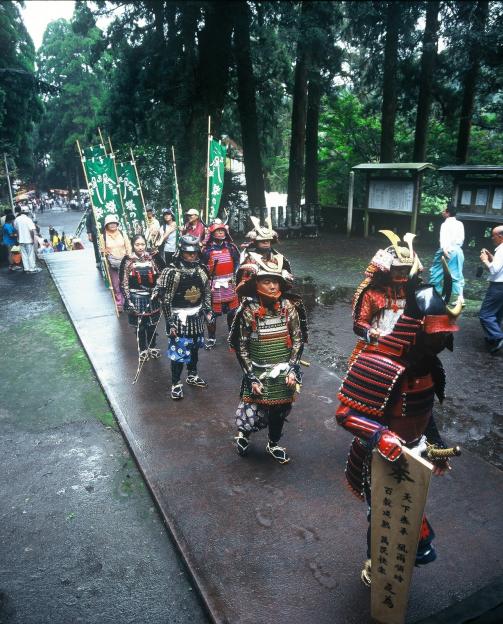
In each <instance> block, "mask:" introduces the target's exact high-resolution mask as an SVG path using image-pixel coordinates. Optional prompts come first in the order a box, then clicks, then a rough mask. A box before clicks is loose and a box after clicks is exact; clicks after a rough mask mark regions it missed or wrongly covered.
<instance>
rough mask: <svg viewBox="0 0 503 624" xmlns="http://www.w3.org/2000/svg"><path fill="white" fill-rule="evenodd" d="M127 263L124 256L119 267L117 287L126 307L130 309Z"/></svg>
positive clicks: (126, 258) (127, 260) (126, 257)
mask: <svg viewBox="0 0 503 624" xmlns="http://www.w3.org/2000/svg"><path fill="white" fill-rule="evenodd" d="M129 261H130V258H129V257H128V256H124V258H122V261H121V265H120V267H119V286H120V289H121V291H122V294H123V295H124V298H125V300H126V304H127V307H131V293H130V292H129Z"/></svg>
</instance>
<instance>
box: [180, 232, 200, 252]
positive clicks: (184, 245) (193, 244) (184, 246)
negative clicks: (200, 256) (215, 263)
mask: <svg viewBox="0 0 503 624" xmlns="http://www.w3.org/2000/svg"><path fill="white" fill-rule="evenodd" d="M178 251H179V253H181V252H183V251H189V252H194V251H195V252H197V253H199V252H200V251H201V247H200V245H199V238H198V237H197V236H192V235H190V234H185V236H180V241H179V243H178Z"/></svg>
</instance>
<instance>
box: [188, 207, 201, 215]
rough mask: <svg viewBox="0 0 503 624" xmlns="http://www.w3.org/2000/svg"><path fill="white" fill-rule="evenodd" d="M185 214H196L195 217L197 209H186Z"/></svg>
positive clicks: (197, 212) (197, 213)
mask: <svg viewBox="0 0 503 624" xmlns="http://www.w3.org/2000/svg"><path fill="white" fill-rule="evenodd" d="M185 214H188V215H196V217H198V216H199V210H196V209H195V208H191V209H190V210H187V212H186V213H185Z"/></svg>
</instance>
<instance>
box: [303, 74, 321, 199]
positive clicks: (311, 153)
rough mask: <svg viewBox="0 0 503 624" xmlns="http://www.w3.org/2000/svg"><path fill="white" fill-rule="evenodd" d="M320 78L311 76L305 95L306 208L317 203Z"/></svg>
mask: <svg viewBox="0 0 503 624" xmlns="http://www.w3.org/2000/svg"><path fill="white" fill-rule="evenodd" d="M320 102H321V85H320V76H319V74H318V75H314V72H313V73H312V74H311V79H310V80H309V87H308V95H307V117H306V168H305V185H306V193H305V197H306V206H311V205H314V204H317V203H318V123H319V118H320Z"/></svg>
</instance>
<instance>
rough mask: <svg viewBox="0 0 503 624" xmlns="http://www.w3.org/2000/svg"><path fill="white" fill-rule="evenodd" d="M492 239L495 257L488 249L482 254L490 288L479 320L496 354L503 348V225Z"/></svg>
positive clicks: (496, 228)
mask: <svg viewBox="0 0 503 624" xmlns="http://www.w3.org/2000/svg"><path fill="white" fill-rule="evenodd" d="M491 239H492V241H493V244H494V246H495V252H494V255H493V254H492V253H489V252H488V251H487V249H482V251H481V252H480V260H481V262H482V264H484V266H485V267H486V269H487V270H488V271H489V288H488V289H487V292H486V296H485V297H484V301H483V302H482V306H481V308H480V312H479V319H480V324H481V325H482V329H483V330H484V333H485V335H486V342H487V346H488V347H489V353H496V352H497V351H499V350H500V349H501V347H503V331H502V330H501V321H503V225H497V226H496V227H495V228H493V231H492V232H491Z"/></svg>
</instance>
